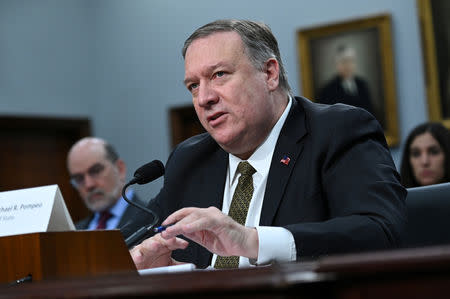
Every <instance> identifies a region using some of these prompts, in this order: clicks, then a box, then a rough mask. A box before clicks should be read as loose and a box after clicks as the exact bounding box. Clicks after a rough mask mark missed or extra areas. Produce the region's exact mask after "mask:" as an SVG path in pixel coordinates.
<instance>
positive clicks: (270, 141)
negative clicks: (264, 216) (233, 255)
mask: <svg viewBox="0 0 450 299" xmlns="http://www.w3.org/2000/svg"><path fill="white" fill-rule="evenodd" d="M291 106H292V99H291V98H289V102H288V105H287V107H286V109H285V110H284V112H283V114H282V115H281V117H280V119H279V120H278V121H277V123H276V124H275V126H274V127H273V128H272V131H271V132H270V134H269V135H268V136H267V138H266V140H265V141H264V142H263V143H262V144H261V145H260V146H259V147H258V148H257V149H256V151H255V152H254V153H253V154H252V155H251V156H250V158H248V160H246V161H248V162H249V163H250V164H251V165H252V166H253V168H255V170H256V172H255V173H254V174H253V188H254V191H253V197H252V199H251V201H250V206H249V209H248V214H247V219H246V222H245V226H247V227H255V228H256V230H257V231H258V239H259V248H258V259H257V260H256V261H255V260H249V259H248V258H245V257H242V256H241V257H240V259H239V267H247V266H251V265H264V264H269V263H270V262H272V261H274V260H276V261H279V262H283V261H295V259H296V255H297V251H296V248H295V241H294V237H293V236H292V233H291V232H290V231H288V230H287V229H285V228H283V227H273V226H259V219H260V216H261V210H262V205H263V199H264V193H265V190H266V184H267V177H268V175H269V169H270V164H271V162H272V156H273V152H274V150H275V145H276V144H277V140H278V136H279V135H280V131H281V128H282V127H283V125H284V122H285V121H286V118H287V115H288V113H289V110H290V108H291ZM282 158H283V157H280V160H281V159H282ZM242 161H243V160H241V159H239V158H238V157H236V156H233V155H232V154H228V170H227V176H226V182H225V190H224V194H223V207H222V212H223V213H224V214H227V215H228V211H229V209H230V205H231V201H232V199H233V194H234V190H235V189H236V186H237V184H238V180H239V177H240V175H241V174H240V173H238V171H237V166H238V164H239V162H242ZM268 200H270V199H268ZM216 258H217V255H216V254H214V255H213V259H212V261H211V265H214V263H215V262H216Z"/></svg>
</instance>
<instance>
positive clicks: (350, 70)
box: [336, 56, 356, 79]
mask: <svg viewBox="0 0 450 299" xmlns="http://www.w3.org/2000/svg"><path fill="white" fill-rule="evenodd" d="M336 68H337V71H338V73H339V74H340V75H341V77H343V78H346V79H349V78H351V77H353V74H354V73H355V68H356V65H355V59H354V57H351V56H348V57H343V58H341V59H340V60H339V61H338V62H337V64H336Z"/></svg>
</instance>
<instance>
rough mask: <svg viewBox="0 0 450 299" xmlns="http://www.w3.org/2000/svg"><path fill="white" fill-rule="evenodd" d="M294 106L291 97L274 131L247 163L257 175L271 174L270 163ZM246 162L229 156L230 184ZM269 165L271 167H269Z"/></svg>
mask: <svg viewBox="0 0 450 299" xmlns="http://www.w3.org/2000/svg"><path fill="white" fill-rule="evenodd" d="M291 106H292V98H291V96H289V101H288V104H287V106H286V108H285V109H284V112H283V114H281V117H280V118H279V119H278V121H277V123H276V124H275V126H273V128H272V130H271V131H270V133H269V135H268V136H267V137H266V139H265V140H264V141H263V143H261V145H260V146H258V148H257V149H256V150H255V152H254V153H253V154H252V155H251V156H250V158H248V159H247V161H248V162H249V163H250V164H251V165H252V166H253V168H255V170H256V173H257V174H260V175H262V176H265V175H266V174H267V173H268V172H269V168H270V161H271V160H272V155H273V151H274V149H275V145H276V142H277V140H278V136H279V135H280V132H281V129H282V128H283V125H284V123H285V121H286V118H287V115H288V114H289V110H290V109H291ZM242 161H244V160H241V159H240V158H238V157H236V156H234V155H232V154H228V167H229V172H228V174H229V175H230V180H229V182H230V184H232V183H233V181H234V180H235V179H236V176H237V167H238V164H239V163H240V162H242ZM267 165H269V167H267Z"/></svg>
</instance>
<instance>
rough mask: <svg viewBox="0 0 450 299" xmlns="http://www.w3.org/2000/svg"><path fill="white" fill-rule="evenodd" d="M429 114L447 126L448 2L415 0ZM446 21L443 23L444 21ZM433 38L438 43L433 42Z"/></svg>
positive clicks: (449, 68)
mask: <svg viewBox="0 0 450 299" xmlns="http://www.w3.org/2000/svg"><path fill="white" fill-rule="evenodd" d="M417 9H418V14H419V21H420V28H421V36H422V50H423V62H424V69H425V86H426V94H427V103H428V117H429V119H430V120H431V121H438V122H442V123H443V124H444V125H445V126H446V127H447V128H450V53H449V50H450V49H449V47H450V46H449V43H450V28H449V27H450V21H449V20H448V19H449V18H450V11H449V9H450V3H449V2H448V0H442V1H436V0H417ZM443 24H446V25H443ZM436 39H438V40H439V43H436V42H435V41H436Z"/></svg>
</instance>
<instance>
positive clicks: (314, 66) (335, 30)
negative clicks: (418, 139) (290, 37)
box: [297, 14, 399, 146]
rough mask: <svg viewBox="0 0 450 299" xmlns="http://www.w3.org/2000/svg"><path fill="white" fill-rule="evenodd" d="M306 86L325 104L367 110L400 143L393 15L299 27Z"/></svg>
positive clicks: (393, 141) (394, 142) (312, 96)
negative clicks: (393, 51) (393, 44)
mask: <svg viewBox="0 0 450 299" xmlns="http://www.w3.org/2000/svg"><path fill="white" fill-rule="evenodd" d="M297 41H298V56H299V62H300V71H301V87H302V90H303V94H304V96H305V97H307V98H309V99H311V100H313V101H316V102H320V103H324V104H335V103H344V104H348V105H353V106H357V107H360V108H363V109H365V110H367V111H369V112H370V113H372V115H374V116H375V118H376V119H377V120H378V121H379V123H380V124H381V126H382V127H383V130H384V133H385V136H386V140H387V142H388V145H389V146H396V145H397V144H398V139H399V138H398V119H397V102H396V91H395V78H394V69H393V65H394V63H393V54H392V37H391V17H390V15H387V14H384V15H376V16H372V17H367V18H362V19H354V20H350V21H346V22H340V23H335V24H327V25H323V26H318V27H313V28H304V29H300V30H298V31H297Z"/></svg>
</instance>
